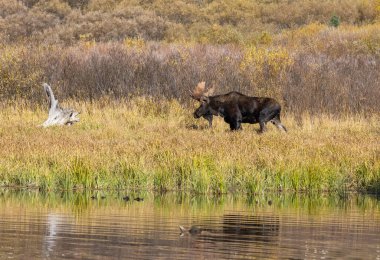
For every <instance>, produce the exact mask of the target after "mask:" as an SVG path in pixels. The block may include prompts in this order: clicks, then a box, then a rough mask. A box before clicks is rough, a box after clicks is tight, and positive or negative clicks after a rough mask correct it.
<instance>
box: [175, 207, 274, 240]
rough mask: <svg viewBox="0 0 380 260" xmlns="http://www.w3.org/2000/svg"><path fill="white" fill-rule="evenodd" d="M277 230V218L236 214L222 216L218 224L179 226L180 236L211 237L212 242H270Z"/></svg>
mask: <svg viewBox="0 0 380 260" xmlns="http://www.w3.org/2000/svg"><path fill="white" fill-rule="evenodd" d="M279 229H280V224H279V219H278V217H274V216H248V215H238V214H227V215H223V217H222V220H221V222H220V223H209V224H208V225H205V224H202V225H201V226H192V227H191V228H189V229H185V228H184V227H182V226H180V231H181V236H184V235H185V234H189V235H191V236H199V237H203V238H205V237H206V238H207V237H211V238H212V239H213V241H218V240H221V241H225V240H226V239H232V240H239V241H241V240H247V241H250V240H254V241H263V242H270V241H273V239H274V238H275V237H277V236H278V235H279Z"/></svg>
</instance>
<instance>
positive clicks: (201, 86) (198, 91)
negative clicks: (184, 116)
mask: <svg viewBox="0 0 380 260" xmlns="http://www.w3.org/2000/svg"><path fill="white" fill-rule="evenodd" d="M213 93H214V87H212V88H210V89H208V90H207V91H206V82H204V81H202V82H199V83H198V85H197V86H196V87H195V89H194V91H190V97H192V98H194V99H195V100H198V101H200V99H201V98H202V97H204V96H206V97H208V96H211V95H212V94H213Z"/></svg>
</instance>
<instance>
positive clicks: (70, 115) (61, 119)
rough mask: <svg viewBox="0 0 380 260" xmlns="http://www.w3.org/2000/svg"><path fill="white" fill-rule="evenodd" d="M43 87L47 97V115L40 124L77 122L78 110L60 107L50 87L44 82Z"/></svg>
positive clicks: (70, 123) (69, 123)
mask: <svg viewBox="0 0 380 260" xmlns="http://www.w3.org/2000/svg"><path fill="white" fill-rule="evenodd" d="M43 87H44V89H45V92H46V95H47V96H48V99H49V117H48V119H47V120H46V121H45V122H44V123H43V124H42V126H43V127H49V126H53V125H72V124H74V123H75V122H79V118H78V117H77V115H78V114H79V113H78V112H76V111H75V110H74V109H71V108H61V107H60V106H59V105H58V100H57V99H55V97H54V94H53V90H52V89H51V87H50V86H49V85H48V84H46V83H44V84H43Z"/></svg>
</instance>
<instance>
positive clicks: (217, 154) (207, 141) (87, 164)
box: [0, 97, 380, 194]
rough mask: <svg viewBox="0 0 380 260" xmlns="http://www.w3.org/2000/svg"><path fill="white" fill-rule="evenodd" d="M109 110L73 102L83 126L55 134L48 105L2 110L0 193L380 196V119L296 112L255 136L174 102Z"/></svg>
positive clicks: (136, 102) (247, 128)
mask: <svg viewBox="0 0 380 260" xmlns="http://www.w3.org/2000/svg"><path fill="white" fill-rule="evenodd" d="M108 102H109V103H108V105H105V104H104V103H102V102H100V101H99V102H92V103H88V102H69V105H70V106H72V107H75V108H77V109H78V110H80V111H81V112H82V114H81V120H82V121H81V122H79V123H77V124H75V125H74V126H71V127H56V128H48V129H44V128H38V127H36V125H38V124H40V123H41V122H43V121H44V119H45V117H46V116H47V112H46V109H45V108H43V107H39V108H37V109H34V110H32V109H30V108H28V107H17V106H13V107H12V106H8V107H5V108H3V110H2V113H1V114H0V120H1V122H4V123H2V124H1V126H0V136H1V138H0V146H1V147H2V149H1V150H0V185H1V186H27V187H38V188H40V189H42V190H72V189H80V190H82V189H85V190H89V189H147V190H158V191H169V190H174V191H187V192H194V193H228V192H232V193H234V192H243V193H249V194H253V193H261V192H265V191H278V190H282V191H297V192H306V191H307V192H313V191H335V192H345V191H370V192H379V190H380V186H379V181H380V158H379V156H380V153H379V149H380V146H379V141H378V139H379V134H380V132H379V129H380V124H379V121H378V119H379V118H378V117H376V116H373V117H369V118H364V117H341V118H340V119H336V118H331V117H330V116H323V115H320V116H319V117H309V116H307V115H306V114H305V115H304V116H302V117H301V121H300V119H295V118H294V117H293V116H291V115H290V114H289V115H287V116H286V117H284V120H283V122H284V124H285V125H286V126H287V127H288V129H289V130H290V131H289V133H288V134H284V133H281V132H279V131H277V129H275V127H272V126H269V130H268V132H267V133H265V134H263V135H258V134H257V133H256V130H257V129H258V127H257V126H256V125H244V126H243V128H244V130H243V131H239V132H230V131H229V130H228V126H227V125H226V124H225V123H224V122H223V121H222V120H221V119H216V120H215V127H214V128H213V129H207V128H205V126H206V125H207V122H206V121H205V120H203V121H202V120H195V119H193V118H192V116H191V111H189V109H188V108H186V107H183V106H181V105H180V104H179V103H178V101H174V100H173V101H159V102H157V101H154V100H153V99H150V98H143V97H140V98H133V99H131V100H128V101H127V100H126V101H123V102H122V101H120V103H116V102H115V103H113V102H111V101H108ZM66 105H67V104H66ZM20 106H21V105H20ZM195 126H198V127H195ZM203 128H205V129H203Z"/></svg>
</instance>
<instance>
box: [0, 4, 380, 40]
mask: <svg viewBox="0 0 380 260" xmlns="http://www.w3.org/2000/svg"><path fill="white" fill-rule="evenodd" d="M379 6H380V3H379V1H378V0H345V1H341V0H322V1H321V0H297V1H294V0H292V1H288V0H276V1H271V0H234V1H228V0H176V1H167V0H116V1H114V0H81V1H77V0H21V1H18V0H1V1H0V32H1V33H0V35H1V36H2V37H1V39H2V41H4V42H8V43H9V42H19V41H23V40H28V41H29V40H33V41H38V42H44V43H46V42H48V43H64V44H71V43H74V42H76V41H78V40H80V39H86V40H95V41H103V42H104V41H120V40H123V39H124V38H137V37H139V38H143V39H144V40H148V41H151V40H153V41H169V42H173V41H174V42H176V41H196V42H202V43H222V44H223V43H250V42H252V41H257V40H260V38H261V37H262V34H263V33H269V34H274V33H278V32H279V31H281V30H283V29H295V28H299V27H301V26H304V25H307V24H310V23H322V24H331V25H334V26H337V25H339V24H350V25H363V24H371V23H373V22H374V21H376V19H377V18H378V14H379V10H378V9H379Z"/></svg>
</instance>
